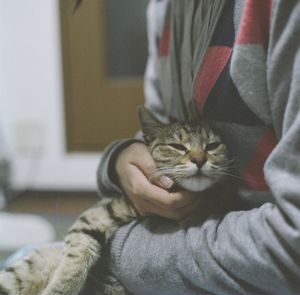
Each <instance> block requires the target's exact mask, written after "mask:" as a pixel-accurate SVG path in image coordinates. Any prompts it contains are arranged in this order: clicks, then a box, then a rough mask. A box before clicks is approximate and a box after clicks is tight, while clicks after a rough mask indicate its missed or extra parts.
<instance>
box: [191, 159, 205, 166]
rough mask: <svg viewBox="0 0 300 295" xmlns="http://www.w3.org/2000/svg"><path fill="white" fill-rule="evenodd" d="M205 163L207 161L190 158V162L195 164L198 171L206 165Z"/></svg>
mask: <svg viewBox="0 0 300 295" xmlns="http://www.w3.org/2000/svg"><path fill="white" fill-rule="evenodd" d="M206 161H207V159H206V158H201V159H197V158H191V162H192V163H194V164H196V165H197V167H198V168H199V169H200V168H201V167H202V166H203V165H204V164H205V163H206Z"/></svg>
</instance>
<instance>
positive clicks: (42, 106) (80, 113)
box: [0, 0, 148, 262]
mask: <svg viewBox="0 0 300 295" xmlns="http://www.w3.org/2000/svg"><path fill="white" fill-rule="evenodd" d="M74 1H75V0H43V1H40V0H26V1H20V0H0V4H1V10H0V262H1V261H3V260H4V259H5V258H6V257H7V256H8V255H9V254H11V253H12V252H13V251H15V250H16V249H18V248H20V247H22V246H23V245H27V244H28V243H29V244H30V243H31V244H39V243H45V242H49V241H55V240H61V239H62V238H63V236H64V234H65V232H66V230H67V228H68V227H69V226H70V225H71V224H72V222H73V221H74V219H75V218H76V216H77V215H78V214H79V213H80V212H82V211H83V210H84V209H86V208H87V207H89V206H90V205H91V204H93V203H94V202H95V201H96V200H97V198H98V197H97V193H96V190H97V188H96V169H97V165H98V163H99V161H100V158H101V151H103V149H104V148H105V146H106V145H107V144H109V143H110V142H112V141H113V140H116V139H119V138H125V137H132V136H133V135H134V134H135V132H136V131H137V129H138V127H137V122H136V115H135V109H136V106H137V105H138V104H141V103H143V90H142V84H143V83H142V78H143V73H144V69H145V63H146V58H147V39H146V23H145V13H146V6H147V2H148V1H146V0H122V1H119V0H107V1H104V0H84V1H83V3H82V5H81V6H80V8H79V9H78V10H77V11H76V12H74Z"/></svg>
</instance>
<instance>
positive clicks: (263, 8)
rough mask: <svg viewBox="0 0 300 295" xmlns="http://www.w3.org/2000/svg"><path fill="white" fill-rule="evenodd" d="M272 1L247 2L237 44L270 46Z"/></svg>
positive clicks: (257, 0)
mask: <svg viewBox="0 0 300 295" xmlns="http://www.w3.org/2000/svg"><path fill="white" fill-rule="evenodd" d="M272 2H273V1H272V0H247V2H246V4H245V8H244V13H243V17H242V20H241V25H240V31H239V34H238V38H237V41H236V43H237V44H262V45H264V46H267V45H268V39H269V30H270V19H271V10H272Z"/></svg>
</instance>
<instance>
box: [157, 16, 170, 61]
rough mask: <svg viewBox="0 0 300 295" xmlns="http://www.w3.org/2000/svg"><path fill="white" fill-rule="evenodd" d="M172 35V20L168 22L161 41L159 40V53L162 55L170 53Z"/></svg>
mask: <svg viewBox="0 0 300 295" xmlns="http://www.w3.org/2000/svg"><path fill="white" fill-rule="evenodd" d="M170 36H171V24H170V22H167V23H166V25H165V27H164V30H163V33H162V36H161V39H160V42H159V55H160V56H167V55H168V54H169V49H170Z"/></svg>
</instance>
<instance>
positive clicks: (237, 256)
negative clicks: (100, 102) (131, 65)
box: [98, 0, 300, 295]
mask: <svg viewBox="0 0 300 295" xmlns="http://www.w3.org/2000/svg"><path fill="white" fill-rule="evenodd" d="M181 1H182V0H181ZM175 2H176V1H175ZM191 2H193V1H192V0H191ZM229 2H233V1H231V0H228V3H229ZM271 2H272V1H269V0H247V1H246V0H245V1H243V0H236V1H235V4H234V15H233V17H234V22H233V25H234V34H235V40H234V44H233V46H232V51H231V52H230V60H229V61H228V63H226V64H229V68H228V73H229V74H230V78H231V79H232V81H233V84H234V86H235V89H237V92H238V94H239V95H240V97H241V99H242V101H243V103H244V104H245V105H246V107H247V110H250V111H251V116H252V115H253V116H254V117H253V116H252V117H251V116H250V115H247V116H248V117H247V116H246V115H245V116H243V117H242V118H240V117H239V114H234V113H231V119H230V120H228V116H227V117H226V116H225V115H224V113H226V110H224V112H221V113H220V114H219V113H218V112H217V111H216V109H217V106H218V104H219V103H220V102H218V101H217V100H216V98H215V97H214V96H213V94H211V95H206V97H205V95H204V94H203V93H205V91H206V88H205V85H207V83H209V82H208V81H206V82H205V83H206V84H204V86H203V85H202V84H201V80H200V82H199V81H198V80H197V77H199V76H200V77H202V79H203V76H201V71H202V70H203V72H204V73H206V72H205V63H204V66H203V67H202V68H200V71H199V72H197V70H196V75H195V77H196V78H195V79H192V82H191V83H192V84H191V85H190V88H191V89H192V92H193V93H192V97H193V98H194V99H195V102H196V108H197V110H198V112H199V113H203V114H204V115H205V114H207V115H208V116H209V115H211V116H212V117H213V119H216V121H217V126H218V129H219V132H220V133H222V134H221V135H222V136H223V137H224V138H225V140H226V141H227V144H228V145H229V148H230V149H231V152H232V154H233V156H234V157H235V158H236V161H237V166H238V171H239V172H240V174H241V175H242V176H243V177H244V178H245V179H246V181H248V182H247V183H248V185H247V186H245V187H241V188H240V192H239V193H240V197H241V198H243V199H244V200H246V201H247V202H248V203H249V204H250V205H251V206H252V209H250V210H248V211H237V212H230V213H228V214H226V215H224V216H210V217H209V218H208V219H207V220H206V221H204V222H203V223H202V224H199V225H197V226H191V227H188V228H182V227H180V226H178V225H177V224H176V223H174V222H171V221H166V220H163V219H160V218H147V219H145V220H143V221H136V222H132V223H131V224H129V225H126V226H123V227H122V228H121V229H120V230H119V231H118V232H117V233H116V235H115V238H114V239H113V241H112V247H111V257H112V270H113V273H114V275H115V276H116V277H117V278H118V279H119V280H120V281H121V282H122V283H123V284H124V285H125V286H126V287H127V288H128V290H129V291H130V292H131V293H133V294H139V295H147V294H149V295H150V294H153V295H157V294H160V295H180V294H184V295H189V294H191V295H192V294H231V295H232V294H282V295H283V294H284V295H286V294H300V111H299V110H300V1H296V0H274V1H273V6H272V10H271V14H270V30H269V33H268V34H265V35H264V32H262V31H260V33H259V32H258V31H259V25H258V24H261V22H259V20H260V21H261V20H263V19H264V18H261V19H259V17H258V18H257V19H256V20H255V17H256V15H257V14H255V13H254V14H253V13H251V12H253V11H254V12H255V9H257V11H256V12H262V11H265V12H266V8H267V7H268V5H269V4H271ZM169 4H170V3H168V1H156V0H155V1H154V0H152V1H150V3H149V9H148V19H149V52H150V54H149V62H148V66H147V71H146V79H145V80H146V82H145V91H146V97H147V101H146V104H147V105H148V107H150V108H151V109H152V111H154V112H156V114H158V115H159V116H161V118H164V119H166V118H167V117H172V116H173V115H174V114H177V115H175V118H177V119H184V117H182V116H185V114H183V113H182V112H180V111H176V109H175V110H174V108H176V106H177V108H178V105H179V104H178V103H176V104H172V103H171V100H170V98H169V97H168V95H174V93H170V89H162V88H164V87H165V88H168V87H170V85H172V84H170V83H171V82H170V81H169V82H168V81H166V80H163V81H165V84H164V83H161V82H162V79H165V78H164V77H165V75H166V74H167V73H168V68H169V71H173V70H174V69H173V70H172V67H173V66H174V63H172V62H170V61H168V59H169V60H170V56H171V57H172V52H174V50H172V49H174V48H173V47H174V46H175V47H176V42H175V41H172V40H171V41H170V43H169V44H170V45H169V47H170V48H169V51H170V52H167V54H166V48H159V47H158V46H157V37H158V36H159V37H160V38H161V40H163V38H164V30H165V29H164V28H165V24H166V16H169V15H171V16H172V8H171V10H168V9H169ZM171 6H172V5H171ZM225 9H226V8H225ZM264 9H265V10H264ZM227 13H228V11H227ZM258 14H259V13H258ZM253 16H255V17H254V20H253ZM187 17H190V16H189V15H187ZM222 21H224V20H222V19H220V22H222ZM253 22H254V23H253ZM224 27H226V25H225V23H224ZM217 29H218V28H217ZM217 29H216V30H217ZM171 32H173V31H171ZM252 33H253V34H252ZM266 36H267V37H266ZM263 37H266V39H264V38H263ZM161 42H162V41H161ZM172 42H173V43H172ZM178 42H180V40H179V41H178ZM211 44H212V45H214V48H213V47H211V48H209V49H208V51H209V53H212V52H214V51H215V50H217V49H216V48H215V47H218V48H220V47H222V50H223V51H222V52H225V53H226V52H227V51H226V50H229V49H228V47H230V46H228V45H226V46H220V39H218V40H216V39H215V40H211ZM177 46H178V43H177ZM225 47H226V48H225ZM160 49H161V50H162V52H159V50H160ZM167 49H168V48H167ZM164 50H165V51H164ZM225 57H226V55H225ZM179 59H180V58H179ZM177 70H178V69H177ZM181 72H183V75H184V74H185V72H184V70H183V71H181ZM160 73H164V77H160ZM199 73H200V74H199ZM169 75H171V73H170V72H169ZM179 76H180V75H179ZM205 77H206V76H205V75H204V79H205ZM179 78H180V77H179ZM180 81H181V79H179V80H177V82H178V83H179V84H180ZM215 86H216V87H217V85H215ZM181 87H186V85H181ZM201 87H202V88H201ZM199 89H200V90H201V91H200V92H199V91H198V90H199ZM197 91H198V93H197ZM183 92H184V91H181V92H180V95H182V93H183ZM194 92H195V93H194ZM211 92H213V91H212V90H211ZM230 93H233V92H230ZM180 95H179V94H178V93H177V92H176V93H175V98H174V99H175V100H176V99H178V100H180V99H181V100H182V101H184V99H185V98H182V97H180ZM203 100H204V101H206V103H205V107H204V108H203ZM228 101H229V104H230V103H232V102H230V100H228ZM174 105H175V106H174ZM214 106H216V107H214ZM243 106H244V105H243ZM241 109H242V108H241ZM245 113H246V112H245ZM218 114H219V115H218ZM246 117H247V118H249V119H247V120H246ZM251 118H252V119H251ZM255 118H256V119H255ZM270 130H272V131H271V133H272V135H270V134H271V133H270ZM131 142H132V140H125V141H119V142H116V143H113V144H112V145H110V146H109V147H108V148H107V149H106V151H105V153H104V155H103V158H102V160H101V163H100V165H99V170H98V184H99V191H100V193H101V194H104V195H106V196H111V195H113V194H115V193H116V192H117V193H121V192H122V190H121V189H120V187H119V186H118V184H117V183H116V181H115V179H114V177H113V175H114V172H113V167H114V159H115V157H116V156H117V154H118V152H119V151H120V150H121V149H122V148H124V147H125V146H126V145H128V144H130V143H131ZM270 142H271V143H270ZM275 142H276V146H275ZM273 143H274V144H273ZM268 145H270V146H271V148H269V149H268ZM258 146H260V147H261V146H263V147H264V148H262V149H263V150H264V151H266V150H267V151H268V152H267V153H263V155H262V154H260V153H259V151H260V150H261V149H260V150H259V148H258V149H257V148H256V147H258ZM266 147H267V148H266ZM257 151H258V152H257ZM264 156H265V158H264ZM262 158H263V165H262V166H261V171H259V169H260V167H257V165H256V163H260V162H262ZM256 161H257V162H256ZM258 166H259V165H258ZM253 167H254V168H253ZM255 169H256V170H255ZM251 171H252V174H251ZM253 171H254V173H253ZM256 172H257V173H256ZM260 172H261V174H262V176H263V180H262V179H259V178H257V179H256V178H255V177H256V175H255V173H256V174H259V173H260Z"/></svg>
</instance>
